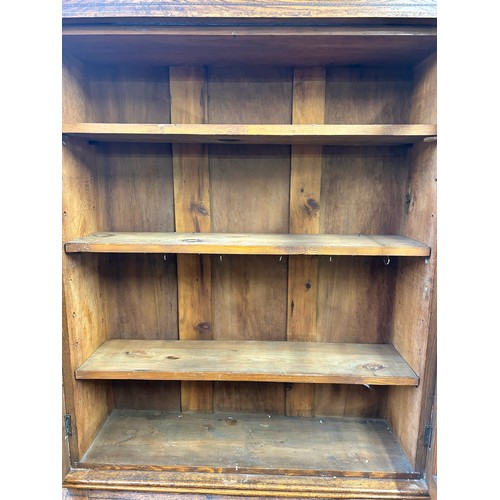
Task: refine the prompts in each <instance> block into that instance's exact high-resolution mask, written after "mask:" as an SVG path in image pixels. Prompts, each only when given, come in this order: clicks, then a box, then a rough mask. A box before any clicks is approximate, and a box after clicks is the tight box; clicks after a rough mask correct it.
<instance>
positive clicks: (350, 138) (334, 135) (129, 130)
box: [62, 70, 437, 146]
mask: <svg viewBox="0 0 500 500" xmlns="http://www.w3.org/2000/svg"><path fill="white" fill-rule="evenodd" d="M171 71H172V70H171ZM171 78H172V77H171ZM172 120H174V115H173V116H172ZM62 132H63V134H66V135H71V136H78V137H83V138H86V139H89V140H94V141H119V142H167V143H170V142H171V143H183V144H184V143H208V144H217V143H219V144H220V143H241V144H305V145H355V146H368V145H392V144H412V143H415V142H420V141H423V140H424V139H428V138H432V137H435V136H436V134H437V128H436V126H435V125H416V124H414V125H408V124H403V125H386V124H384V125H275V124H273V125H240V124H228V125H225V124H224V125H220V124H208V125H206V124H202V123H195V124H190V125H184V124H180V123H174V124H141V123H63V126H62Z"/></svg>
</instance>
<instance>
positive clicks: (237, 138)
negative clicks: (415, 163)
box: [62, 123, 437, 146]
mask: <svg viewBox="0 0 500 500" xmlns="http://www.w3.org/2000/svg"><path fill="white" fill-rule="evenodd" d="M62 133H63V134H66V135H70V136H79V137H83V138H86V139H88V140H93V141H103V142H108V141H109V142H166V143H205V144H211V143H212V144H213V143H215V144H220V143H227V144H234V143H240V144H318V145H321V144H324V145H354V146H373V145H392V144H413V143H415V142H420V141H422V140H424V139H426V138H429V137H435V136H436V133H437V127H436V125H423V124H415V125H409V124H401V125H400V124H398V125H392V124H391V125H218V124H207V125H205V124H192V125H182V124H139V123H130V124H129V123H65V124H63V127H62Z"/></svg>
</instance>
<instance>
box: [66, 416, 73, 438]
mask: <svg viewBox="0 0 500 500" xmlns="http://www.w3.org/2000/svg"><path fill="white" fill-rule="evenodd" d="M64 434H65V435H66V436H68V437H69V436H72V435H73V426H72V425H71V415H70V414H69V413H66V415H64Z"/></svg>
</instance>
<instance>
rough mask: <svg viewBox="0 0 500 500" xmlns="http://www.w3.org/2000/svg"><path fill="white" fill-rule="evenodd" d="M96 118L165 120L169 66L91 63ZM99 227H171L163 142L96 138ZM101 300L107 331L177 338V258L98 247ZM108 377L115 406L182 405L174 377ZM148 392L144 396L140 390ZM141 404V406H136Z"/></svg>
mask: <svg viewBox="0 0 500 500" xmlns="http://www.w3.org/2000/svg"><path fill="white" fill-rule="evenodd" d="M86 75H87V78H88V79H89V91H90V95H91V102H92V110H93V117H94V120H96V121H100V122H119V123H120V122H138V123H142V122H146V123H147V122H150V121H155V122H156V121H161V122H167V123H168V122H169V121H170V97H169V95H170V92H169V86H168V71H167V69H166V68H164V67H150V68H145V67H134V66H132V67H128V66H119V65H116V64H114V65H108V66H90V67H87V68H86ZM94 149H95V151H96V160H97V173H98V176H99V187H100V198H101V199H102V200H105V202H104V203H103V204H102V205H101V207H100V214H101V217H102V219H103V226H104V227H113V228H115V229H116V230H128V231H131V230H141V228H142V230H145V229H147V230H149V231H173V230H174V204H173V186H172V152H171V147H170V145H167V144H127V143H104V144H97V145H95V146H94ZM99 265H100V283H101V290H102V300H103V301H104V302H105V304H106V305H105V307H106V311H107V315H108V323H107V328H108V335H109V336H110V337H111V338H113V337H122V338H127V337H129V336H130V335H131V332H134V335H136V338H144V339H157V338H163V339H174V338H175V339H176V338H178V336H177V335H178V334H177V279H176V259H175V257H172V256H170V258H169V259H165V258H164V256H162V255H101V256H100V257H99ZM134 388H136V387H135V386H134V384H132V383H129V382H122V383H119V384H118V383H113V384H112V390H113V402H114V404H115V405H117V404H118V405H120V406H118V407H121V408H123V407H124V408H137V409H152V408H157V407H163V408H165V409H167V408H168V409H172V410H178V409H179V408H180V392H179V391H180V387H179V383H178V382H169V383H166V382H164V383H158V384H157V385H156V388H155V390H151V388H150V387H148V388H146V387H144V384H143V385H142V387H141V389H142V390H140V392H139V394H140V395H141V396H137V395H136V393H134V390H133V389H134ZM146 396H147V397H146ZM141 404H142V406H141Z"/></svg>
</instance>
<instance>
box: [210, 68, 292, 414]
mask: <svg viewBox="0 0 500 500" xmlns="http://www.w3.org/2000/svg"><path fill="white" fill-rule="evenodd" d="M207 73H208V90H209V101H208V104H209V106H208V112H209V118H210V123H213V124H224V123H235V124H245V123H257V124H272V125H276V124H279V123H289V121H290V116H291V107H292V103H291V97H292V79H291V77H292V70H291V68H288V67H282V66H278V67H267V66H262V65H259V66H244V65H241V61H240V64H238V65H234V66H223V65H221V66H219V65H217V66H213V67H209V68H208V71H207ZM209 155H210V181H211V195H212V205H211V206H212V223H213V231H214V232H219V233H235V232H252V233H287V232H288V213H289V179H290V157H289V155H290V147H289V146H287V145H286V146H285V145H265V146H263V145H256V144H248V145H243V144H226V145H220V144H213V145H209ZM220 257H221V256H220V255H215V256H214V257H213V258H212V270H213V301H212V304H213V320H214V339H217V340H263V341H264V340H277V341H282V340H285V338H286V280H287V276H286V268H287V257H286V256H284V257H282V256H263V255H223V256H222V259H221V258H220ZM284 404H285V389H284V385H283V384H278V383H272V384H269V383H239V382H216V383H215V384H214V409H215V410H218V411H238V410H240V411H248V412H252V411H269V412H272V413H283V411H284Z"/></svg>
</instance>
